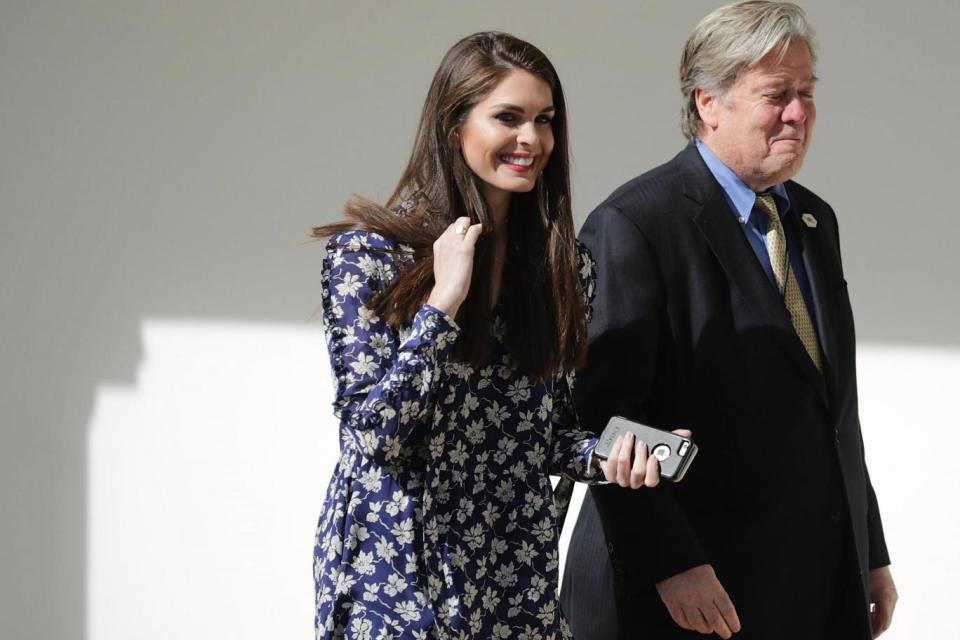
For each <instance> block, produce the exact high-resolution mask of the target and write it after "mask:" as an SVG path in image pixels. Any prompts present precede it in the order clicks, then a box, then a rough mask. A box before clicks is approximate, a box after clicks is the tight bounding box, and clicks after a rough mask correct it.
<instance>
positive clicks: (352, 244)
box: [327, 229, 409, 255]
mask: <svg viewBox="0 0 960 640" xmlns="http://www.w3.org/2000/svg"><path fill="white" fill-rule="evenodd" d="M408 250H409V248H408V247H406V246H405V245H403V244H400V243H399V242H396V241H395V240H393V239H392V238H388V237H386V236H384V235H381V234H379V233H376V232H374V231H364V230H362V229H356V230H352V231H344V232H342V233H336V234H334V235H332V236H330V237H329V238H328V239H327V252H329V253H333V252H346V253H385V254H391V255H393V254H396V253H400V252H404V251H408Z"/></svg>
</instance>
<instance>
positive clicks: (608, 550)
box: [607, 542, 614, 556]
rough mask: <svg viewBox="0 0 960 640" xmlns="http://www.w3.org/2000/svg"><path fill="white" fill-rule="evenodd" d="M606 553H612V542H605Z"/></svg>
mask: <svg viewBox="0 0 960 640" xmlns="http://www.w3.org/2000/svg"><path fill="white" fill-rule="evenodd" d="M607 553H609V554H610V555H611V556H612V555H614V553H613V543H612V542H608V543H607Z"/></svg>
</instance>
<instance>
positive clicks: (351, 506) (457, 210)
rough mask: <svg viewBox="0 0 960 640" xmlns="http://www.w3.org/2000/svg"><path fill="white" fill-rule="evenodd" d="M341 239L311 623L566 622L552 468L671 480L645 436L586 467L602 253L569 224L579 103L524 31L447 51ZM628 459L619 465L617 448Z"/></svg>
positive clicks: (336, 626)
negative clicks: (570, 132) (393, 164)
mask: <svg viewBox="0 0 960 640" xmlns="http://www.w3.org/2000/svg"><path fill="white" fill-rule="evenodd" d="M387 206H388V208H381V207H379V206H377V205H375V204H373V203H370V202H367V201H363V200H359V199H355V200H353V201H352V202H351V203H349V204H348V206H347V221H346V222H343V223H338V224H334V225H328V226H326V227H320V228H318V229H315V230H314V233H315V235H317V236H318V237H326V236H331V237H330V240H329V242H328V247H327V249H328V252H327V257H326V259H325V261H324V270H323V287H324V290H323V316H324V324H325V328H326V330H327V338H328V347H329V350H330V357H331V363H332V366H333V372H334V375H335V377H336V394H337V395H336V401H335V409H336V412H337V415H338V416H339V418H340V420H341V427H340V448H341V456H340V460H339V463H338V465H337V468H336V470H335V472H334V476H333V479H332V481H331V484H330V488H329V491H328V494H327V499H326V503H325V505H324V511H323V515H322V516H321V519H320V524H319V527H318V532H317V540H316V549H315V563H314V577H315V581H316V587H317V619H316V628H317V637H318V638H340V637H350V638H372V639H377V638H458V639H459V638H528V639H532V638H553V639H555V640H560V639H561V638H569V637H571V636H570V632H569V629H568V627H567V624H566V622H565V621H564V619H563V617H562V614H561V612H560V610H559V607H558V605H557V568H558V561H559V554H558V550H557V535H558V523H557V508H556V506H555V504H554V500H553V490H552V488H551V484H550V480H549V474H551V473H552V474H562V475H564V476H566V477H567V478H573V479H576V480H581V481H585V482H594V481H598V480H601V479H602V478H601V477H600V476H599V472H598V466H599V468H600V469H603V471H604V473H605V475H606V477H607V479H608V480H610V481H614V482H618V483H619V484H622V485H623V486H633V487H634V488H638V487H640V486H643V485H644V484H647V485H654V484H656V483H657V482H658V480H659V475H658V467H657V465H656V461H655V459H653V457H652V456H651V457H649V458H648V457H647V456H646V450H645V448H643V447H642V446H638V447H637V456H636V462H635V464H634V465H633V467H631V465H630V455H631V453H632V449H633V447H632V445H633V443H632V441H631V442H624V443H622V444H623V446H622V447H621V446H620V445H619V444H618V445H617V451H618V455H612V456H611V462H610V463H609V464H608V463H606V462H604V463H602V465H598V464H594V463H593V461H592V453H593V449H594V446H595V444H596V438H595V437H594V436H593V435H591V434H589V433H586V432H583V431H580V430H579V429H578V426H577V420H576V415H575V413H574V410H573V405H572V401H571V384H572V375H571V372H572V371H573V369H574V368H575V366H576V365H577V364H578V363H579V362H581V360H582V358H583V356H584V349H585V337H586V323H587V310H588V306H589V298H590V296H591V293H592V289H593V274H592V264H591V260H590V257H589V255H588V254H587V253H586V251H585V250H584V249H582V248H580V247H578V246H577V244H576V241H575V239H574V228H573V218H572V215H571V211H570V188H569V175H568V155H567V126H566V109H565V105H564V100H563V91H562V88H561V86H560V81H559V80H558V79H557V76H556V72H555V71H554V69H553V67H552V65H551V64H550V62H549V61H548V60H547V58H546V57H545V56H544V55H543V54H542V53H541V52H540V51H539V50H537V49H536V48H535V47H533V46H532V45H530V44H528V43H526V42H523V41H521V40H518V39H516V38H514V37H512V36H509V35H507V34H502V33H478V34H475V35H472V36H469V37H467V38H465V39H464V40H462V41H460V42H459V43H457V44H456V45H454V47H453V48H452V49H451V50H450V51H449V52H448V53H447V55H446V56H445V57H444V59H443V61H442V63H441V64H440V68H439V69H438V71H437V73H436V75H435V77H434V79H433V83H432V85H431V87H430V90H429V93H428V95H427V100H426V104H425V106H424V110H423V115H422V117H421V121H420V127H419V130H418V132H417V137H416V143H415V146H414V149H413V153H412V156H411V158H410V161H409V164H408V166H407V168H406V170H405V171H404V173H403V176H402V177H401V178H400V182H399V185H398V186H397V189H396V191H395V192H394V194H393V196H392V197H391V198H390V200H389V202H388V203H387ZM615 460H616V462H615Z"/></svg>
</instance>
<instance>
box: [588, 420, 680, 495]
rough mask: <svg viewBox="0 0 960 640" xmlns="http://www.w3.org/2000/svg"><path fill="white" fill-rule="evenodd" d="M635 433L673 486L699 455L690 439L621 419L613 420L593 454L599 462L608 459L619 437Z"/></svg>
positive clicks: (601, 436)
mask: <svg viewBox="0 0 960 640" xmlns="http://www.w3.org/2000/svg"><path fill="white" fill-rule="evenodd" d="M627 431H632V432H633V433H634V434H635V435H636V436H637V440H640V441H642V442H645V443H646V444H647V449H648V450H649V451H650V454H651V455H653V456H654V457H656V458H657V460H659V461H660V477H661V478H663V479H665V480H669V481H671V482H680V481H681V480H683V476H684V475H685V474H686V473H687V469H689V468H690V463H692V462H693V458H694V457H695V456H696V455H697V450H698V449H697V445H696V444H694V442H693V441H692V440H690V439H688V438H683V437H681V436H678V435H677V434H675V433H670V432H669V431H664V430H662V429H654V428H653V427H648V426H647V425H645V424H641V423H639V422H634V421H633V420H627V419H626V418H622V417H620V416H614V417H612V418H610V421H609V422H608V423H607V427H606V429H604V430H603V433H602V434H601V435H600V441H599V442H598V443H597V448H596V449H595V450H594V455H596V456H597V457H598V458H603V459H606V458H607V457H608V456H609V455H610V448H611V447H613V443H614V442H615V441H616V439H617V437H619V436H621V435H623V434H625V433H626V432H627Z"/></svg>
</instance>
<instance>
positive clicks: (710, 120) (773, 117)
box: [697, 42, 817, 191]
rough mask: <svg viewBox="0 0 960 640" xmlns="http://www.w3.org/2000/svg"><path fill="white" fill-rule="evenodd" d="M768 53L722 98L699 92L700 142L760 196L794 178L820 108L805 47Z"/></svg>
mask: <svg viewBox="0 0 960 640" xmlns="http://www.w3.org/2000/svg"><path fill="white" fill-rule="evenodd" d="M778 53H779V51H778V50H774V51H772V52H771V53H769V54H768V55H767V56H766V57H765V58H763V60H761V61H760V62H759V63H758V64H757V65H756V66H754V67H752V68H750V69H749V70H748V71H747V72H746V73H744V74H743V75H742V76H741V77H740V78H739V79H738V80H737V82H736V84H734V85H733V87H731V88H730V90H729V91H728V92H727V94H726V95H725V96H723V97H721V98H717V97H714V96H710V95H708V94H706V93H705V92H703V91H701V90H698V91H697V106H698V107H699V109H700V116H701V119H702V120H703V127H702V129H701V132H700V133H701V139H702V140H703V142H704V143H705V144H706V145H707V146H708V147H709V148H710V149H711V151H713V152H714V153H715V154H716V155H717V157H718V158H720V160H721V161H723V163H724V164H726V165H727V166H728V167H730V168H731V169H732V170H733V171H734V173H736V174H737V175H738V176H739V177H740V179H742V180H743V181H744V182H745V183H746V184H747V185H749V186H750V187H751V188H752V189H754V190H755V191H765V190H766V189H768V188H770V187H771V186H773V185H774V184H777V183H779V182H783V181H784V180H788V179H790V178H792V177H793V176H794V175H796V173H797V172H798V171H799V170H800V165H801V164H803V158H804V156H805V155H806V153H807V148H808V147H809V146H810V138H811V136H812V134H813V124H814V121H815V120H816V117H817V109H816V106H815V105H814V103H813V89H814V85H815V84H816V81H817V77H816V76H815V75H814V73H813V61H812V60H811V59H810V51H809V49H807V45H806V44H804V43H802V42H794V43H791V45H790V46H789V47H788V48H787V50H786V53H785V54H784V56H783V59H782V60H780V61H777V54H778Z"/></svg>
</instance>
